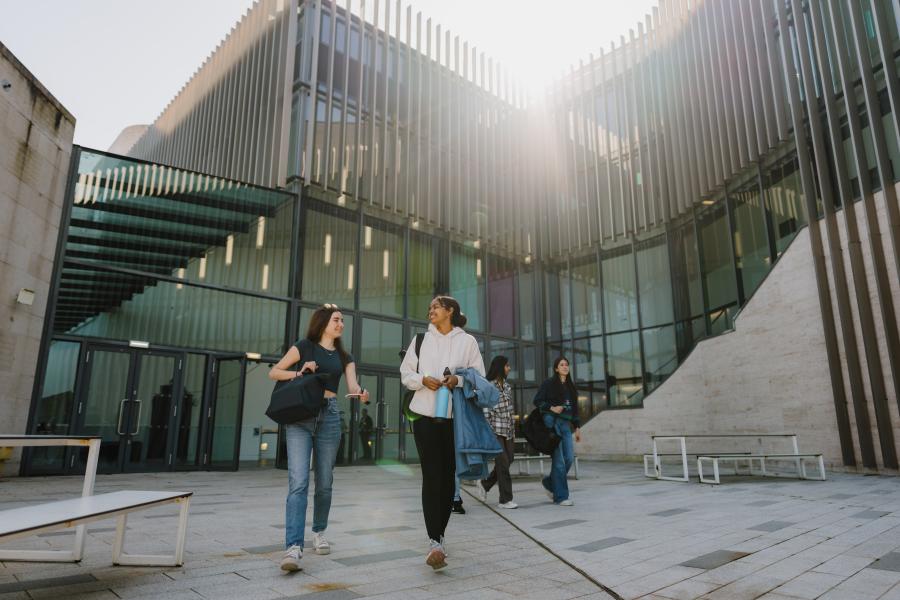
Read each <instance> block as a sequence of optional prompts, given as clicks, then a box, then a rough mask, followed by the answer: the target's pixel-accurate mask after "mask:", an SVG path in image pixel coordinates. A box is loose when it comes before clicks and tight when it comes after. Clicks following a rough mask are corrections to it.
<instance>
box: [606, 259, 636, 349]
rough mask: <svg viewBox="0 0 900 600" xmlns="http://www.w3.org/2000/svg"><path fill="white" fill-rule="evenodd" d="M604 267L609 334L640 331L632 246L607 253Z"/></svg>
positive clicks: (607, 329)
mask: <svg viewBox="0 0 900 600" xmlns="http://www.w3.org/2000/svg"><path fill="white" fill-rule="evenodd" d="M602 265H603V302H604V305H603V311H604V313H605V317H606V331H608V332H612V331H625V330H628V329H636V328H637V326H638V321H637V285H636V282H635V277H634V257H632V255H631V246H623V247H621V248H618V249H616V250H614V251H611V252H609V253H607V254H606V255H605V256H604V257H603V261H602Z"/></svg>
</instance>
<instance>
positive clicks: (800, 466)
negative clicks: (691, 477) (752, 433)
mask: <svg viewBox="0 0 900 600" xmlns="http://www.w3.org/2000/svg"><path fill="white" fill-rule="evenodd" d="M767 460H774V461H778V462H788V463H793V464H795V465H796V467H797V477H798V478H799V479H812V480H815V481H825V461H824V459H823V458H822V455H821V454H708V455H698V456H697V474H698V475H699V476H700V483H713V484H719V483H721V481H720V480H719V463H721V462H730V463H731V464H732V466H733V467H734V473H735V475H737V474H739V472H738V464H739V463H741V462H745V461H746V463H747V470H748V472H747V474H748V475H754V474H755V473H754V472H753V464H754V461H755V462H757V463H759V471H758V474H759V475H762V476H763V477H765V476H767V475H769V474H770V473H769V471H768V470H767V469H766V461H767ZM807 460H813V461H816V463H817V467H818V476H811V475H809V474H808V473H807V472H806V461H807ZM704 461H707V462H709V463H711V465H712V472H713V476H712V479H710V478H708V477H704V476H703V462H704Z"/></svg>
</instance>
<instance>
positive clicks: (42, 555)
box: [0, 525, 87, 562]
mask: <svg viewBox="0 0 900 600" xmlns="http://www.w3.org/2000/svg"><path fill="white" fill-rule="evenodd" d="M86 533H87V525H78V526H76V527H75V543H74V544H73V545H72V549H71V550H13V549H9V550H0V561H21V562H80V561H81V558H82V556H84V540H85V537H86Z"/></svg>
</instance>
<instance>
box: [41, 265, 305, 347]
mask: <svg viewBox="0 0 900 600" xmlns="http://www.w3.org/2000/svg"><path fill="white" fill-rule="evenodd" d="M62 281H63V283H62V284H61V286H62V287H63V288H65V287H66V286H70V287H71V289H73V290H74V289H82V288H85V289H87V288H89V289H90V291H89V292H88V295H87V296H86V298H88V299H89V300H90V301H91V304H90V305H83V301H82V305H74V304H73V305H71V306H69V307H67V306H66V305H65V304H64V303H61V304H60V309H59V310H57V312H56V314H55V315H54V323H53V327H54V331H55V332H57V333H70V334H73V335H83V336H91V337H99V338H109V339H116V340H143V341H147V342H151V343H153V344H167V345H172V346H182V347H187V348H204V349H214V350H229V351H237V352H247V351H250V352H260V353H263V354H280V353H281V348H282V345H283V342H284V326H285V315H286V314H287V312H286V310H287V307H288V305H287V303H286V302H280V301H276V300H268V299H266V298H258V297H254V296H244V295H242V294H236V293H231V292H223V291H219V290H212V289H207V288H200V287H195V286H192V285H190V284H175V283H171V282H168V281H158V280H153V279H149V278H143V277H136V276H131V275H122V274H119V273H113V272H109V271H102V270H95V269H83V268H80V267H79V268H75V267H73V266H70V265H66V266H65V268H64V269H63V273H62ZM75 286H79V287H78V288H76V287H75Z"/></svg>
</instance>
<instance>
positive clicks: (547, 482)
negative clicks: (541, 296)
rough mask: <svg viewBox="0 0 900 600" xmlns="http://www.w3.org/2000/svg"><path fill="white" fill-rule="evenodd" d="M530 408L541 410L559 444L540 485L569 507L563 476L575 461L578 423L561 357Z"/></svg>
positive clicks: (566, 361) (571, 385)
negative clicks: (557, 437) (548, 470)
mask: <svg viewBox="0 0 900 600" xmlns="http://www.w3.org/2000/svg"><path fill="white" fill-rule="evenodd" d="M534 405H535V406H536V407H538V408H539V409H541V415H543V417H544V424H545V425H546V426H547V427H548V428H550V429H552V430H553V431H555V432H556V435H558V436H559V438H560V442H559V445H558V446H557V447H556V450H554V451H553V457H552V458H553V464H552V465H551V467H550V475H548V476H547V477H544V479H543V480H541V483H542V484H543V485H544V489H545V490H546V491H547V495H548V496H550V498H551V499H552V500H553V503H554V504H557V505H559V506H572V505H573V504H574V502H572V499H571V498H569V482H568V479H567V476H568V474H569V469H571V468H572V463H573V462H574V461H575V445H574V444H573V441H572V437H573V436H572V432H573V430H574V434H575V435H574V437H575V441H576V442H580V441H581V421H580V420H579V419H578V390H577V389H576V388H575V382H574V381H573V380H572V378H571V377H570V376H569V359H567V358H566V357H565V356H560V357H558V358H557V359H556V360H555V361H553V375H552V376H550V377H549V378H548V379H546V380H545V381H544V383H542V384H541V387H540V389H539V390H538V393H537V395H536V396H535V397H534Z"/></svg>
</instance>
